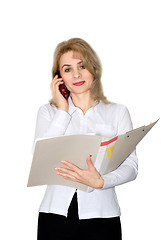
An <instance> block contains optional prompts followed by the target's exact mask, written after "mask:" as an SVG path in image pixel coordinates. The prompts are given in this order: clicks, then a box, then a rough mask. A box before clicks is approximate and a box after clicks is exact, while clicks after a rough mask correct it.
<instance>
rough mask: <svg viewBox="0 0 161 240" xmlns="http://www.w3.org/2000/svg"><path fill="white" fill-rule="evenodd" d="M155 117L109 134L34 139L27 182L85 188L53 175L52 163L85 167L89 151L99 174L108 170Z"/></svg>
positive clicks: (113, 166) (131, 149)
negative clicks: (135, 126)
mask: <svg viewBox="0 0 161 240" xmlns="http://www.w3.org/2000/svg"><path fill="white" fill-rule="evenodd" d="M157 121H158V120H157ZM157 121H156V122H153V123H151V124H149V125H147V126H142V127H140V128H137V129H134V130H132V131H129V132H127V133H125V134H123V135H119V136H115V137H113V138H108V137H106V136H98V135H88V134H83V135H82V134H79V135H67V136H59V137H55V138H47V139H40V140H37V141H36V145H35V151H34V155H33V160H32V164H31V169H30V174H29V179H28V184H27V186H28V187H31V186H38V185H53V184H56V185H65V186H69V187H72V188H77V189H80V190H82V191H87V192H89V191H91V188H90V187H88V186H86V185H84V184H81V183H77V182H73V181H69V180H66V179H63V178H62V177H61V176H59V175H57V174H56V173H55V170H54V167H55V166H63V164H61V163H60V161H61V160H63V159H64V160H67V161H69V162H72V163H73V164H75V165H76V166H78V167H80V168H82V169H86V168H87V164H86V158H87V156H89V154H91V155H92V161H93V164H94V166H95V167H96V169H97V170H98V172H99V173H100V174H101V175H103V174H107V173H109V172H112V171H114V170H115V169H117V168H118V167H119V166H120V165H121V164H122V163H123V161H124V160H125V159H126V158H127V157H128V156H129V155H130V154H131V153H132V152H133V151H134V150H135V148H136V146H137V144H138V143H139V142H140V141H141V140H142V139H143V138H144V136H145V135H146V134H147V133H148V132H149V131H150V129H151V128H152V127H153V126H154V125H155V124H156V123H157ZM111 149H112V150H111Z"/></svg>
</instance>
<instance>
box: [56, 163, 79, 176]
mask: <svg viewBox="0 0 161 240" xmlns="http://www.w3.org/2000/svg"><path fill="white" fill-rule="evenodd" d="M61 162H62V163H63V164H64V165H66V166H68V167H69V168H71V169H72V170H73V171H75V172H77V173H78V174H79V173H80V171H81V169H80V168H79V167H77V166H76V165H74V164H73V163H70V162H68V161H65V160H62V161H61Z"/></svg>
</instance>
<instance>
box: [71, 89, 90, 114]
mask: <svg viewBox="0 0 161 240" xmlns="http://www.w3.org/2000/svg"><path fill="white" fill-rule="evenodd" d="M71 98H72V101H73V104H74V105H75V106H76V107H78V108H80V109H81V110H82V111H83V113H84V114H85V113H86V112H87V110H88V109H89V108H91V107H92V106H93V104H94V102H95V101H94V99H92V97H91V96H90V95H89V94H84V93H83V94H72V93H71Z"/></svg>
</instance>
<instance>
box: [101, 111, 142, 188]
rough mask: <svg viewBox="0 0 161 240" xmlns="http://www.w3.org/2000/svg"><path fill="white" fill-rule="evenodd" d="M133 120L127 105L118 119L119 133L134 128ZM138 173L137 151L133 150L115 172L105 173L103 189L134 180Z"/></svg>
mask: <svg viewBox="0 0 161 240" xmlns="http://www.w3.org/2000/svg"><path fill="white" fill-rule="evenodd" d="M132 129H133V127H132V122H131V118H130V114H129V111H128V109H127V108H126V107H124V109H122V110H121V111H120V115H119V121H118V131H117V133H118V135H121V134H124V133H126V132H128V131H130V130H132ZM137 174H138V159H137V156H136V151H133V152H132V153H131V154H130V155H129V157H128V158H127V159H126V160H125V161H124V162H123V163H122V164H121V165H120V166H119V167H118V168H117V169H116V170H115V171H113V172H110V173H108V174H105V175H103V176H102V177H103V179H104V186H103V188H102V189H107V188H112V187H115V186H118V185H121V184H124V183H127V182H130V181H132V180H134V179H135V178H136V177H137Z"/></svg>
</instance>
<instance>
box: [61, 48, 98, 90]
mask: <svg viewBox="0 0 161 240" xmlns="http://www.w3.org/2000/svg"><path fill="white" fill-rule="evenodd" d="M59 67H60V75H61V76H62V78H63V81H64V83H65V85H66V87H67V88H68V90H69V91H70V92H71V93H74V94H80V93H84V92H88V91H90V87H91V85H92V82H93V79H94V77H93V75H92V74H91V73H90V72H89V71H88V70H87V69H86V68H85V66H84V65H83V61H82V59H81V58H79V57H77V58H73V51H69V52H67V53H64V54H63V55H62V56H61V57H60V61H59Z"/></svg>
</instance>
